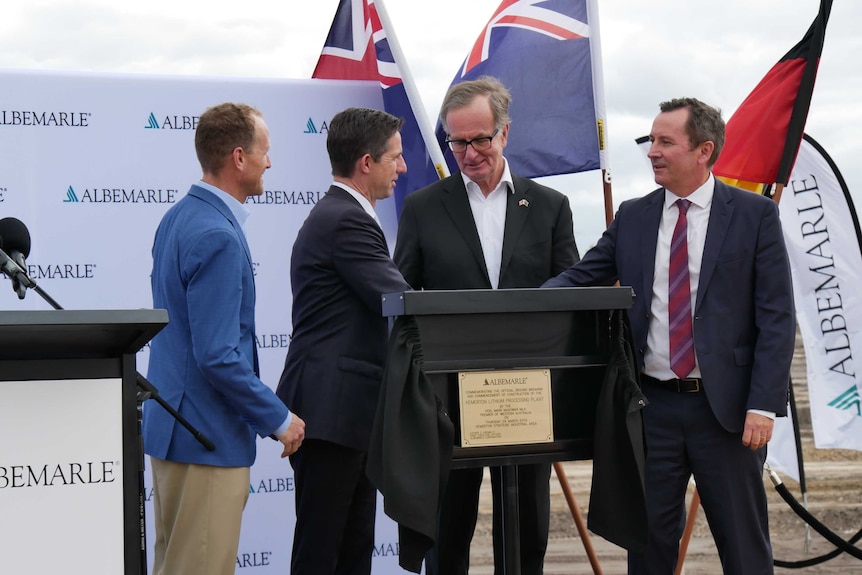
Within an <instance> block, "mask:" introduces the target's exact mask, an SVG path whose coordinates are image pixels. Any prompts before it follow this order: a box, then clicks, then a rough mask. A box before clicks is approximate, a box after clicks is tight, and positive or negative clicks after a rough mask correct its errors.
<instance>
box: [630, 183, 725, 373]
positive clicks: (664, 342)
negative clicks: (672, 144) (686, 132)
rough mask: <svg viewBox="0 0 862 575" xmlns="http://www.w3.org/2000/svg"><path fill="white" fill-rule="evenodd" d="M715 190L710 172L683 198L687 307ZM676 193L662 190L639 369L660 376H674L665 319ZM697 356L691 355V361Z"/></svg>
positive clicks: (696, 369)
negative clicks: (686, 203)
mask: <svg viewBox="0 0 862 575" xmlns="http://www.w3.org/2000/svg"><path fill="white" fill-rule="evenodd" d="M714 191H715V178H714V177H713V176H712V174H710V175H709V178H708V179H707V180H706V182H704V184H703V185H702V186H701V187H699V188H698V189H696V190H695V191H694V192H692V193H691V194H690V195H689V196H688V197H686V198H685V199H687V200H689V201H690V202H691V205H690V206H689V208H688V213H687V214H686V220H687V223H688V226H687V236H686V237H687V239H688V276H689V285H690V287H691V310H692V315H694V306H695V302H696V301H697V285H698V280H699V279H700V262H701V260H702V259H703V246H704V245H705V244H706V228H707V226H708V225H709V211H710V209H711V208H712V195H713V192H714ZM679 199H680V197H679V196H677V195H674V194H673V193H671V192H669V191H668V190H665V192H664V208H663V209H662V214H661V223H660V224H659V227H658V241H657V242H656V249H655V278H653V284H652V305H651V306H650V322H649V332H648V333H647V349H646V353H644V369H643V372H644V373H645V374H647V375H649V376H651V377H654V378H656V379H661V380H667V379H675V378H676V375H675V374H674V373H673V371H672V370H671V369H670V327H669V323H668V315H667V305H668V279H669V275H670V241H671V237H672V236H673V229H674V228H675V227H676V220H677V218H678V217H679V209H678V208H677V207H676V205H675V203H676V201H677V200H679ZM696 361H697V358H695V362H696ZM689 377H700V366H699V365H697V364H695V367H694V370H693V371H692V372H691V375H689Z"/></svg>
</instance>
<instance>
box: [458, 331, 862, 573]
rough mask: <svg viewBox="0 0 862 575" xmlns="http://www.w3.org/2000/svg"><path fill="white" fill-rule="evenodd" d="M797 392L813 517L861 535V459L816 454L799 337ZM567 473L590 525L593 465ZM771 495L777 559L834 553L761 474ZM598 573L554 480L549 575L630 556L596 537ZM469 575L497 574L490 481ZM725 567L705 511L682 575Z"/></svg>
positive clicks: (835, 565) (829, 566)
mask: <svg viewBox="0 0 862 575" xmlns="http://www.w3.org/2000/svg"><path fill="white" fill-rule="evenodd" d="M792 378H793V387H794V393H795V395H796V401H797V409H798V412H799V420H800V430H801V437H802V444H803V459H804V461H805V475H806V481H807V487H808V498H807V499H808V501H807V506H808V510H809V511H810V512H811V513H812V514H813V515H814V516H815V517H816V518H817V519H818V520H820V522H822V523H823V524H825V525H826V526H827V527H829V528H830V529H832V530H833V531H834V532H835V533H837V534H839V535H841V536H842V537H843V538H844V539H845V540H846V539H849V538H850V537H852V536H853V534H855V533H856V532H857V531H859V530H860V529H862V452H857V451H848V450H832V449H815V448H814V442H813V437H812V433H811V416H810V411H809V408H808V389H807V383H806V377H805V357H804V354H803V351H802V347H801V341H800V340H799V338H798V337H797V349H796V355H795V357H794V363H793V371H792ZM563 468H564V471H565V474H566V476H567V478H568V481H569V483H570V485H571V488H572V492H573V494H574V496H575V500H576V501H577V503H578V508H579V509H580V511H581V515H582V516H583V517H584V520H585V521H586V517H587V508H588V505H589V486H590V477H591V474H592V464H591V462H589V461H580V462H566V463H564V464H563ZM782 479H783V480H784V483H785V485H786V486H787V488H788V490H789V491H790V492H791V493H792V494H793V495H794V496H795V497H796V498H798V499H800V501H801V494H800V490H799V484H798V483H797V482H796V481H794V480H793V479H792V478H788V477H786V476H782ZM764 482H765V483H764V484H765V485H766V491H767V494H768V496H769V523H770V533H771V537H772V545H773V549H774V554H775V558H776V559H779V560H782V561H787V562H793V561H801V560H805V559H810V558H813V557H817V556H819V555H822V554H824V553H828V552H830V551H832V550H833V549H834V546H833V545H832V544H831V543H829V542H828V541H826V540H825V539H823V537H821V536H820V535H819V534H818V533H817V532H816V531H814V530H813V529H812V530H810V532H809V533H808V537H806V527H805V524H804V522H803V521H802V520H801V519H799V518H798V516H797V515H796V513H795V512H794V511H793V510H792V509H791V508H790V507H789V506H788V505H787V503H786V502H785V501H784V500H783V499H781V496H780V495H779V494H778V493H777V492H776V490H775V488H774V487H773V485H772V482H771V481H770V480H769V479H768V478H767V477H766V476H765V475H764ZM690 495H691V493H689V497H690ZM589 541H590V543H591V544H592V546H593V548H594V550H595V557H596V562H597V568H595V569H594V567H593V566H592V565H591V564H590V561H589V559H588V555H587V553H586V552H585V549H584V544H583V542H582V541H581V539H580V537H578V533H577V529H576V527H575V523H574V521H573V519H572V516H571V514H570V512H569V510H568V506H567V504H566V501H565V497H564V495H563V492H562V489H561V488H560V484H559V482H558V481H557V479H556V477H555V475H554V474H553V473H552V474H551V539H550V543H549V545H548V552H547V555H546V558H545V574H546V575H580V574H591V573H604V574H607V575H612V574H622V573H625V572H626V554H625V551H624V550H623V549H621V548H619V547H617V546H616V545H613V544H611V543H608V542H607V541H605V540H604V539H602V538H600V537H598V536H594V535H591V536H590V540H589ZM857 546H858V547H860V548H862V542H860V543H857ZM470 565H471V567H470V574H471V575H491V574H493V572H494V568H493V555H492V551H491V487H490V481H489V479H488V478H487V470H486V479H485V481H484V482H483V484H482V494H481V506H480V517H479V523H478V525H477V527H476V535H475V537H474V539H473V547H472V550H471V559H470ZM721 572H722V571H721V564H720V563H719V560H718V555H717V553H716V550H715V545H714V544H713V542H712V536H711V534H710V532H709V527H708V526H707V524H706V519H705V518H704V515H703V511H702V510H700V511H699V512H698V515H697V521H696V523H695V528H694V531H693V535H692V539H691V543H690V544H689V548H688V553H687V556H686V560H685V567H684V571H683V573H685V575H720V574H721ZM775 572H776V574H777V575H780V574H788V575H789V574H791V573H800V574H806V575H807V574H817V575H839V574H841V575H844V574H854V573H859V574H862V560H859V559H856V558H854V557H852V556H850V555H847V554H841V555H839V556H838V557H836V558H834V559H831V560H829V561H827V562H825V563H821V564H819V565H816V566H812V567H806V568H802V569H787V568H780V567H777V568H776V569H775Z"/></svg>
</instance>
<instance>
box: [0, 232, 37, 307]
mask: <svg viewBox="0 0 862 575" xmlns="http://www.w3.org/2000/svg"><path fill="white" fill-rule="evenodd" d="M0 238H2V244H0V253H3V256H6V257H2V256H0V260H2V270H3V273H5V274H6V276H8V277H9V279H11V280H12V290H13V291H15V293H17V294H18V299H24V296H25V295H26V294H27V288H28V287H33V281H32V280H31V279H30V278H29V277H28V276H27V262H26V258H27V256H29V255H30V232H29V231H28V230H27V226H25V225H24V223H23V222H22V221H21V220H19V219H17V218H3V219H0ZM3 249H5V250H6V251H5V252H3Z"/></svg>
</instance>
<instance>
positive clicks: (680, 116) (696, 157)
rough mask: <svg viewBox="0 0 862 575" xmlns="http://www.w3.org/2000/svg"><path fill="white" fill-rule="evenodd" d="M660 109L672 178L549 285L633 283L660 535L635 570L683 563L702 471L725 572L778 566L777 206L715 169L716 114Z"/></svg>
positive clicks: (781, 337)
mask: <svg viewBox="0 0 862 575" xmlns="http://www.w3.org/2000/svg"><path fill="white" fill-rule="evenodd" d="M660 109H661V113H660V114H659V115H658V116H657V117H656V119H655V122H654V123H653V127H652V131H651V133H650V141H651V142H652V144H651V146H650V151H649V158H650V161H651V162H652V167H653V172H654V174H655V181H656V183H658V184H659V185H660V186H662V187H661V188H660V189H658V190H656V191H654V192H652V193H651V194H648V195H647V196H644V197H642V198H639V199H635V200H630V201H627V202H623V203H622V205H621V206H620V208H619V211H618V212H617V215H616V218H615V219H614V221H613V223H612V224H611V226H610V227H609V228H608V230H607V231H606V232H605V233H604V235H603V236H602V237H601V239H600V240H599V242H598V244H597V245H596V247H595V248H593V249H592V250H590V251H589V252H588V253H587V254H586V255H585V256H584V258H583V259H582V260H581V261H580V262H579V263H578V264H576V265H575V266H573V267H571V268H570V269H568V270H567V271H565V272H563V273H562V274H560V275H559V276H558V277H556V278H554V279H551V280H549V281H548V282H546V283H545V284H544V285H545V286H547V287H561V286H573V285H579V286H580V285H594V284H603V283H609V282H613V281H615V280H619V282H620V284H621V285H625V286H631V287H632V288H633V289H634V292H635V304H634V306H633V308H632V309H631V310H630V318H631V324H632V330H633V337H634V342H635V345H636V354H637V360H638V366H639V368H640V370H641V382H642V384H643V392H644V394H645V395H646V397H647V399H648V401H649V405H647V407H646V408H645V410H644V425H645V430H646V438H647V461H646V495H647V515H648V521H649V529H650V541H649V544H648V547H647V550H646V552H645V553H643V554H640V555H634V554H631V555H630V556H629V573H633V574H644V573H648V574H653V575H670V574H672V573H673V572H674V568H675V566H676V561H677V556H678V550H679V540H680V536H681V534H682V527H681V525H682V517H683V514H684V501H685V499H684V497H685V491H686V486H687V484H688V481H689V478H690V476H691V475H692V474H694V478H695V480H696V481H697V489H698V492H699V493H700V496H701V500H702V503H703V508H704V511H705V512H706V517H707V520H708V521H709V525H710V529H711V530H712V533H713V537H714V539H715V543H716V546H717V548H718V552H719V555H720V557H721V562H722V566H723V569H724V572H725V573H728V574H738V575H739V574H745V575H761V574H765V573H772V572H773V569H772V549H771V545H770V542H769V529H768V525H767V507H766V494H765V491H764V487H763V463H764V460H765V459H766V444H767V442H768V441H769V440H770V438H771V435H772V427H773V419H774V418H775V416H776V415H778V416H783V415H785V414H786V406H787V399H788V382H789V377H790V362H791V359H792V355H793V346H794V339H795V333H796V323H795V317H794V308H793V296H792V288H791V279H790V266H789V263H788V258H787V253H786V250H785V246H784V239H783V236H782V232H781V226H780V223H779V219H778V208H777V206H776V204H775V203H774V202H773V201H771V200H769V199H768V198H765V197H763V196H760V195H757V194H753V193H750V192H745V191H742V190H739V189H737V188H733V187H730V186H727V185H725V184H724V183H722V182H721V181H719V180H716V179H715V178H714V177H713V175H712V173H711V168H712V166H713V164H714V163H715V161H716V159H717V158H718V155H719V153H720V152H721V148H722V146H723V144H724V134H725V130H724V122H723V121H722V119H721V114H720V112H719V111H718V110H716V109H714V108H712V107H710V106H707V105H706V104H704V103H702V102H700V101H699V100H696V99H694V98H680V99H675V100H671V101H669V102H664V103H662V104H661V106H660ZM685 252H687V254H686V253H685ZM686 256H687V259H686ZM681 286H684V291H680V287H681ZM692 346H693V347H692Z"/></svg>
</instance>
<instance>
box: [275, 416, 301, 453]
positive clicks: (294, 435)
mask: <svg viewBox="0 0 862 575" xmlns="http://www.w3.org/2000/svg"><path fill="white" fill-rule="evenodd" d="M303 439H305V422H304V421H302V419H300V418H299V416H298V415H296V414H295V413H294V414H293V417H292V418H291V419H290V425H288V426H287V430H286V431H285V432H284V433H282V434H281V435H280V436H279V437H278V440H279V441H280V442H281V443H282V444H284V451H282V453H281V457H282V458H284V457H287V456H288V455H292V454H293V453H296V450H297V449H299V446H300V445H302V440H303Z"/></svg>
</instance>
